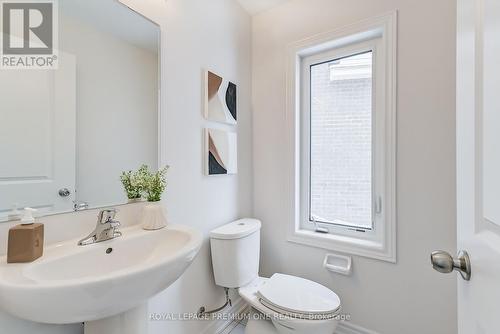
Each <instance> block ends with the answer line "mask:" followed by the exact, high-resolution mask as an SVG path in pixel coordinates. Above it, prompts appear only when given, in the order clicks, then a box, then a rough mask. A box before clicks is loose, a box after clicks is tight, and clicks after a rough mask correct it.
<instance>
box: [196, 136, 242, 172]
mask: <svg viewBox="0 0 500 334" xmlns="http://www.w3.org/2000/svg"><path fill="white" fill-rule="evenodd" d="M237 146H238V141H237V136H236V133H234V132H228V131H223V130H215V129H205V153H204V154H205V166H206V174H207V175H220V174H236V173H237V171H238V150H237Z"/></svg>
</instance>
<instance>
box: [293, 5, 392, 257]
mask: <svg viewBox="0 0 500 334" xmlns="http://www.w3.org/2000/svg"><path fill="white" fill-rule="evenodd" d="M395 20H396V18H395V14H391V15H387V16H385V17H383V18H377V19H374V20H373V22H371V23H369V22H363V24H360V26H359V27H355V26H351V27H350V28H349V29H342V30H341V31H339V32H331V33H328V34H323V35H321V36H319V37H314V38H311V39H308V40H305V41H301V42H299V43H296V44H294V45H292V46H291V47H290V51H289V52H290V67H289V75H288V78H289V80H290V82H289V90H288V93H289V94H288V98H289V103H288V113H289V114H290V117H289V119H290V121H291V124H290V136H291V137H290V139H291V140H290V143H291V145H292V146H294V148H293V150H292V152H293V154H292V160H293V161H292V162H291V165H292V166H293V171H292V172H291V175H290V180H291V182H292V183H293V184H294V187H293V190H294V191H293V194H291V198H292V202H293V203H294V206H293V210H292V212H293V215H294V217H295V219H294V222H293V224H291V227H290V231H289V234H288V240H289V241H291V242H297V243H302V244H306V245H311V246H315V247H322V248H326V249H331V250H337V251H342V252H347V253H351V254H356V255H361V256H366V257H371V258H377V259H381V260H386V261H391V262H394V261H395V258H396V257H395V249H396V240H395V237H396V235H395V59H396V52H395V50H396V45H395V43H396V40H395ZM361 26H363V27H364V28H365V29H361V28H362V27H361ZM349 30H352V32H351V33H349ZM294 143H295V145H294Z"/></svg>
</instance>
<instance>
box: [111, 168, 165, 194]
mask: <svg viewBox="0 0 500 334" xmlns="http://www.w3.org/2000/svg"><path fill="white" fill-rule="evenodd" d="M168 168H169V166H165V167H163V168H160V169H159V170H158V171H156V172H152V171H151V170H150V169H149V167H148V166H147V165H142V166H141V167H140V168H139V169H138V170H137V171H135V172H133V171H128V172H122V175H121V177H120V180H121V181H122V184H123V187H124V189H125V192H126V193H127V197H128V198H129V199H131V200H132V199H139V198H142V197H143V196H144V197H145V198H146V199H147V200H148V202H159V201H160V200H161V195H162V194H163V192H164V191H165V188H166V186H167V178H166V174H167V170H168Z"/></svg>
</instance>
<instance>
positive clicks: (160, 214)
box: [141, 202, 167, 230]
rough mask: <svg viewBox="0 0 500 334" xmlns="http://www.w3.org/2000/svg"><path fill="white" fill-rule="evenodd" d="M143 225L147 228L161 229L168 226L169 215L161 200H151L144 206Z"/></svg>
mask: <svg viewBox="0 0 500 334" xmlns="http://www.w3.org/2000/svg"><path fill="white" fill-rule="evenodd" d="M141 225H142V228H143V229H145V230H159V229H161V228H164V227H165V226H167V215H166V212H165V208H164V207H163V205H162V204H161V202H149V203H148V204H146V205H145V206H144V208H143V209H142V217H141Z"/></svg>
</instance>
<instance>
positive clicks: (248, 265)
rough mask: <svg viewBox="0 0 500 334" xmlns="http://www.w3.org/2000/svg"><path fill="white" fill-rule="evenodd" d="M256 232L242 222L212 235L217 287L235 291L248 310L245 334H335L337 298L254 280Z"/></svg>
mask: <svg viewBox="0 0 500 334" xmlns="http://www.w3.org/2000/svg"><path fill="white" fill-rule="evenodd" d="M260 227H261V223H260V221H258V220H256V219H241V220H238V221H235V222H232V223H230V224H227V225H224V226H221V227H219V228H217V229H215V230H213V231H212V232H211V233H210V246H211V251H212V263H213V268H214V276H215V281H216V284H217V285H219V286H222V287H225V288H237V289H238V291H239V294H240V296H241V297H242V298H243V299H244V300H245V301H246V302H247V303H248V304H249V305H250V306H251V307H252V312H251V313H250V318H249V321H248V324H247V327H246V329H245V333H246V334H292V333H293V334H311V333H314V334H333V332H334V331H335V329H336V327H337V325H338V313H339V311H340V305H341V303H340V299H339V297H338V296H337V295H336V294H335V292H333V291H331V290H330V289H328V288H327V287H325V286H323V285H321V284H319V283H316V282H313V281H311V280H307V279H304V278H300V277H296V276H291V275H285V274H279V273H277V274H274V275H273V276H271V277H270V278H263V277H259V276H258V268H259V255H260V254H259V250H260Z"/></svg>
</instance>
